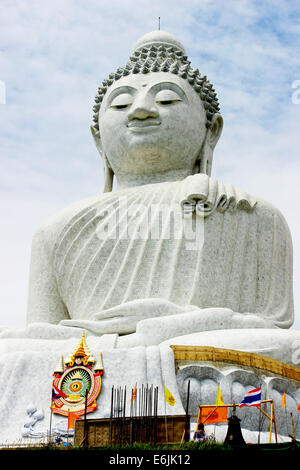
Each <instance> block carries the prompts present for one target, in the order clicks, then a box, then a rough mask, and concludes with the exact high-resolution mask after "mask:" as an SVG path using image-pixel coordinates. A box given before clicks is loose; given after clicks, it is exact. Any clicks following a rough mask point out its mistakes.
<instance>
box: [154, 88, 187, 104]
mask: <svg viewBox="0 0 300 470" xmlns="http://www.w3.org/2000/svg"><path fill="white" fill-rule="evenodd" d="M155 101H156V103H158V104H160V105H162V106H168V105H171V104H174V103H178V102H179V101H182V100H181V98H180V96H179V95H177V93H175V91H173V90H161V91H159V92H158V93H157V95H156V97H155Z"/></svg>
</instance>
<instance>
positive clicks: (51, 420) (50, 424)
mask: <svg viewBox="0 0 300 470" xmlns="http://www.w3.org/2000/svg"><path fill="white" fill-rule="evenodd" d="M52 405H53V403H52V397H51V406H50V410H51V411H50V430H49V445H50V444H51V432H52V410H53V408H52Z"/></svg>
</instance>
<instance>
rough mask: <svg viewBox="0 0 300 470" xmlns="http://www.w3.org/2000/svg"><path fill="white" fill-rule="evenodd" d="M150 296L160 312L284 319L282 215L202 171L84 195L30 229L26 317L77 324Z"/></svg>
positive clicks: (286, 281)
mask: <svg viewBox="0 0 300 470" xmlns="http://www.w3.org/2000/svg"><path fill="white" fill-rule="evenodd" d="M193 227H194V229H193ZM186 228H188V229H189V231H187V230H186ZM195 233H196V235H195ZM199 234H200V235H199ZM153 299H154V300H156V301H158V300H159V301H160V304H159V305H160V306H159V308H160V313H158V316H159V315H160V314H161V309H164V305H167V306H168V308H170V306H171V307H172V306H174V313H176V308H175V307H177V306H178V307H180V308H184V309H189V307H191V309H195V308H198V309H205V308H210V307H215V308H225V309H226V308H227V309H231V310H232V311H233V312H239V313H241V314H243V313H247V314H248V313H251V314H255V315H257V316H258V317H260V318H262V319H266V321H267V322H268V327H270V324H271V325H272V327H281V328H288V327H290V326H291V324H292V322H293V294H292V243H291V238H290V233H289V229H288V227H287V224H286V222H285V220H284V218H283V216H282V215H281V213H280V212H279V211H278V210H277V209H276V208H274V207H273V206H272V205H270V204H269V203H267V202H265V201H263V200H260V199H258V198H254V197H252V196H250V195H248V194H247V193H245V192H243V191H242V190H240V189H237V188H234V187H232V186H231V185H229V184H223V183H221V182H219V181H217V180H214V179H212V178H209V177H208V176H206V175H204V174H199V175H193V176H189V177H188V178H186V179H185V180H183V181H177V182H164V183H157V184H150V185H145V186H139V187H133V188H129V189H125V190H119V191H115V192H111V193H104V194H102V195H99V196H95V197H92V198H88V199H86V200H83V201H80V202H78V203H75V204H73V205H71V206H69V207H68V208H66V209H65V210H64V211H62V212H61V213H60V214H59V215H58V216H56V217H54V218H52V219H51V220H49V221H47V222H46V223H45V224H44V225H43V226H42V227H41V228H40V229H39V230H38V231H37V233H36V234H35V237H34V240H33V247H32V261H31V274H30V289H29V305H28V323H32V322H48V323H59V322H61V321H63V320H68V321H69V322H71V324H72V321H75V322H76V321H79V323H78V325H79V326H80V320H81V319H86V320H91V321H93V320H95V318H97V314H99V313H100V314H101V312H103V311H107V310H109V309H112V308H114V307H116V306H125V305H128V304H130V302H134V301H139V303H138V305H139V308H141V309H142V308H143V303H144V304H145V305H146V304H147V302H149V300H150V301H152V300H153ZM153 305H154V307H153V308H154V310H155V305H156V304H155V302H154V304H153ZM171 310H172V308H171ZM162 314H164V315H166V314H167V313H162ZM168 314H169V312H168ZM170 315H172V312H171V313H170ZM152 316H155V313H154V315H152ZM63 323H64V322H63ZM65 324H66V322H65ZM75 324H76V323H75ZM237 327H238V326H237ZM220 328H221V327H220ZM105 332H109V330H108V331H105ZM122 332H123V333H124V331H121V333H122ZM125 332H126V331H125ZM130 332H131V330H129V331H128V333H130Z"/></svg>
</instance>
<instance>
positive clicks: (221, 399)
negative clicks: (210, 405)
mask: <svg viewBox="0 0 300 470" xmlns="http://www.w3.org/2000/svg"><path fill="white" fill-rule="evenodd" d="M216 405H218V406H219V405H224V402H223V397H222V392H221V389H220V385H219V386H218V393H217V400H216Z"/></svg>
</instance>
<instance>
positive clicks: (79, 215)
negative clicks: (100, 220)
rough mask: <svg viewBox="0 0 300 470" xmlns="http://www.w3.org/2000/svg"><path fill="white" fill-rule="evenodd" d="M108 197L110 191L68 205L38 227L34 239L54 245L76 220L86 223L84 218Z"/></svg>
mask: <svg viewBox="0 0 300 470" xmlns="http://www.w3.org/2000/svg"><path fill="white" fill-rule="evenodd" d="M107 197H108V193H103V194H97V195H95V196H91V197H87V198H85V199H81V200H79V201H76V202H74V203H71V204H69V205H67V206H66V207H64V208H63V209H62V210H61V211H59V212H58V213H57V214H55V215H53V216H52V217H49V218H48V219H46V220H45V221H44V222H43V223H42V224H41V225H40V226H39V227H38V228H37V230H36V231H35V234H34V241H35V242H40V241H43V242H46V243H47V244H50V245H54V244H55V243H56V240H57V238H58V237H59V235H60V234H61V233H62V232H64V231H65V230H67V228H68V226H70V225H71V224H74V222H75V221H76V220H78V221H80V220H82V222H83V223H84V218H85V217H88V216H89V215H91V214H93V212H95V211H96V210H97V208H98V207H99V205H101V204H102V202H104V201H105V200H107Z"/></svg>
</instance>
